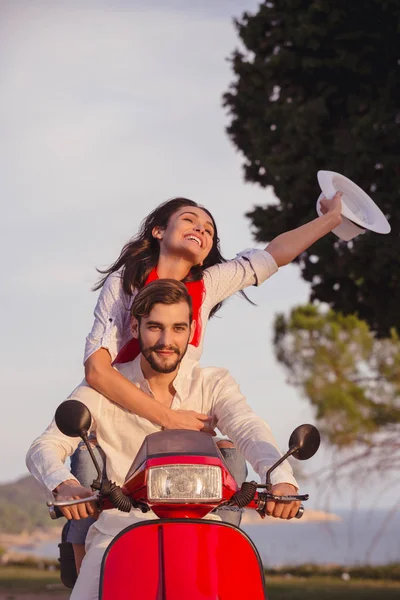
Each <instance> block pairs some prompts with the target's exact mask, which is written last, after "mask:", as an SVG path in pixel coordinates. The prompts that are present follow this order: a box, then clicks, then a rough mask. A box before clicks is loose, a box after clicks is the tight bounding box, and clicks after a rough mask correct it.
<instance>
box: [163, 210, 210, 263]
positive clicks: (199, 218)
mask: <svg viewBox="0 0 400 600" xmlns="http://www.w3.org/2000/svg"><path fill="white" fill-rule="evenodd" d="M153 235H154V237H155V238H157V239H158V240H159V242H160V250H161V252H170V253H173V254H179V255H180V256H182V257H184V258H186V259H187V260H189V261H190V262H192V264H193V265H201V264H203V262H204V261H205V259H206V258H207V256H208V254H209V253H210V251H211V249H212V246H213V240H214V235H215V233H214V225H213V222H212V219H211V217H210V216H209V215H208V214H207V213H206V212H205V211H204V210H202V209H201V208H198V207H197V206H184V207H182V208H179V209H178V210H177V211H176V212H175V213H174V214H173V215H172V216H171V217H170V219H169V221H168V225H167V227H166V228H165V229H161V228H160V227H155V228H154V229H153Z"/></svg>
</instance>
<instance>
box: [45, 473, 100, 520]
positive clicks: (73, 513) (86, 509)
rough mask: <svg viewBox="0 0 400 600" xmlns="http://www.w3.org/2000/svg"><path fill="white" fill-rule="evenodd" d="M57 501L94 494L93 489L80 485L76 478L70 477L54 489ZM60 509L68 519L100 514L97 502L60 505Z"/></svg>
mask: <svg viewBox="0 0 400 600" xmlns="http://www.w3.org/2000/svg"><path fill="white" fill-rule="evenodd" d="M54 493H55V494H56V499H57V502H62V501H66V500H78V499H79V498H87V497H88V496H92V495H93V491H92V490H91V489H89V488H85V487H83V486H82V485H80V484H79V483H78V482H77V481H76V480H75V479H68V480H67V481H64V482H63V483H60V485H59V486H57V487H56V489H55V490H54ZM59 509H60V511H61V512H62V514H63V515H64V517H66V518H67V519H68V520H71V519H74V520H77V521H79V519H86V518H87V517H94V518H95V519H97V517H98V516H99V511H98V507H97V505H96V502H84V503H81V504H73V505H71V506H60V507H59Z"/></svg>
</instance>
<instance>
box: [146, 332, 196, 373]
mask: <svg viewBox="0 0 400 600" xmlns="http://www.w3.org/2000/svg"><path fill="white" fill-rule="evenodd" d="M188 344H189V342H188V343H187V344H186V346H185V349H184V350H183V352H182V353H181V352H180V350H179V348H178V347H177V346H164V345H163V344H156V345H155V346H149V347H148V348H145V347H144V345H143V341H142V339H141V336H140V334H139V345H140V350H141V352H142V354H143V356H144V357H145V359H146V360H147V362H148V363H149V365H150V366H151V368H152V369H153V371H156V373H172V372H173V371H175V369H176V368H177V367H178V365H179V364H180V362H181V360H182V358H183V357H184V356H185V354H186V350H187V347H188ZM160 350H168V351H169V352H171V351H172V352H174V353H175V356H171V357H168V358H169V359H170V360H172V362H168V363H165V364H163V362H162V361H163V358H162V357H160V356H159V355H157V354H156V352H157V351H160ZM164 360H165V359H164Z"/></svg>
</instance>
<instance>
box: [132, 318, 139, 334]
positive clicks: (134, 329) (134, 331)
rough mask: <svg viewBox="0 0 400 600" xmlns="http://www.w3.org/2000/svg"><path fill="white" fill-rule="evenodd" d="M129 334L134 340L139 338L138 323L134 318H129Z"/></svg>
mask: <svg viewBox="0 0 400 600" xmlns="http://www.w3.org/2000/svg"><path fill="white" fill-rule="evenodd" d="M131 332H132V335H133V337H134V338H136V339H138V337H139V321H138V320H137V318H136V317H131Z"/></svg>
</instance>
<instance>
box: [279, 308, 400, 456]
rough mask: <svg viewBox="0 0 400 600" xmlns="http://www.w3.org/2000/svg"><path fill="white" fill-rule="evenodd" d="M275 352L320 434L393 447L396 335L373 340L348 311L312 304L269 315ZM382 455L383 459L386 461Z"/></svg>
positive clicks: (399, 410)
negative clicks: (312, 413) (309, 407)
mask: <svg viewBox="0 0 400 600" xmlns="http://www.w3.org/2000/svg"><path fill="white" fill-rule="evenodd" d="M274 344H275V352H276V356H277V359H278V361H279V362H280V363H281V364H283V365H284V366H285V368H286V371H287V373H288V378H289V382H290V383H291V384H293V385H295V386H297V387H298V388H299V389H300V390H301V391H302V393H303V394H304V395H305V396H306V397H307V398H308V399H309V400H310V402H311V404H312V405H313V406H314V407H315V410H316V417H317V419H318V422H319V423H320V425H321V427H322V429H323V431H324V433H325V436H326V437H327V438H328V439H329V441H330V442H331V443H332V444H335V445H337V446H339V447H344V446H349V445H352V444H354V443H358V444H362V445H364V447H366V448H367V449H371V448H372V447H373V446H375V447H379V449H380V450H382V451H383V452H385V449H386V450H387V448H388V446H390V447H391V448H397V449H398V447H399V444H398V442H397V437H398V432H399V429H400V428H399V425H400V340H399V337H398V335H397V334H396V332H395V331H394V330H392V331H391V335H390V337H389V338H386V339H378V338H376V337H375V336H374V334H373V333H371V331H370V330H369V328H368V325H367V324H366V323H365V322H364V321H361V320H360V319H358V318H357V317H355V316H354V315H350V316H344V315H342V314H340V313H335V312H334V311H333V310H329V311H328V312H326V313H324V312H323V311H322V310H321V309H318V308H317V307H316V306H313V305H307V306H300V307H298V308H295V309H294V310H293V311H292V312H291V314H290V316H289V318H286V317H284V316H283V315H278V316H277V317H276V320H275V339H274ZM390 458H391V457H390V456H387V460H390Z"/></svg>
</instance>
